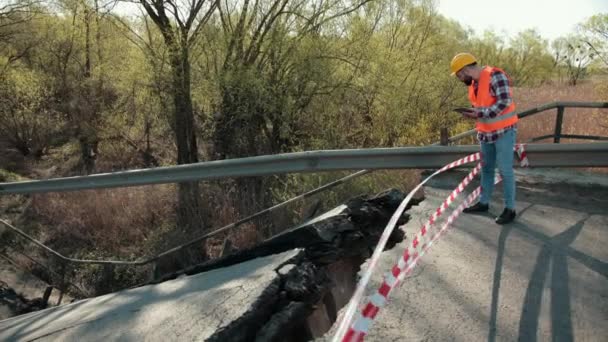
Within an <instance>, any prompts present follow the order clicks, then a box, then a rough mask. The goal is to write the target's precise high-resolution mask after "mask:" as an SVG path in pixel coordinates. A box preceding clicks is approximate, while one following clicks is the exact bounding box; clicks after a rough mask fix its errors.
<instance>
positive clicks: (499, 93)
mask: <svg viewBox="0 0 608 342" xmlns="http://www.w3.org/2000/svg"><path fill="white" fill-rule="evenodd" d="M491 76H492V79H491V81H490V95H492V96H493V97H496V103H495V104H493V105H491V106H490V107H478V108H476V110H477V117H478V118H495V117H496V116H497V115H500V113H501V112H502V111H503V110H505V108H507V107H509V106H510V105H511V103H512V102H513V99H511V93H510V92H509V79H508V78H507V75H505V73H503V72H501V71H498V70H495V71H494V72H492V75H491ZM477 84H478V83H477V82H475V92H477ZM510 129H515V130H516V129H517V125H513V126H509V127H505V128H502V129H499V130H496V131H493V132H489V133H485V132H478V133H477V139H478V140H479V141H480V142H483V143H488V144H491V143H494V142H495V141H496V140H498V139H499V138H500V137H501V136H502V135H503V134H504V133H505V132H507V131H508V130H510Z"/></svg>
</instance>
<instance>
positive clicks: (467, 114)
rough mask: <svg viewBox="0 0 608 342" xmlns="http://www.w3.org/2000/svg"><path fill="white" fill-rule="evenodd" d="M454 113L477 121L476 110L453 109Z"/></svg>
mask: <svg viewBox="0 0 608 342" xmlns="http://www.w3.org/2000/svg"><path fill="white" fill-rule="evenodd" d="M454 111H455V112H458V113H460V114H461V115H462V116H464V117H468V118H470V119H477V110H475V109H474V108H455V109H454Z"/></svg>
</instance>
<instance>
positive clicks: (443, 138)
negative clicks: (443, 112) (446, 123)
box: [439, 127, 450, 146]
mask: <svg viewBox="0 0 608 342" xmlns="http://www.w3.org/2000/svg"><path fill="white" fill-rule="evenodd" d="M439 133H440V139H439V141H440V142H439V144H440V145H442V146H447V145H448V144H449V143H450V133H449V132H448V128H447V127H443V128H442V129H441V131H440V132H439Z"/></svg>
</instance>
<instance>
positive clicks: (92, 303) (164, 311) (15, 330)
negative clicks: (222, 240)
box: [0, 250, 299, 341]
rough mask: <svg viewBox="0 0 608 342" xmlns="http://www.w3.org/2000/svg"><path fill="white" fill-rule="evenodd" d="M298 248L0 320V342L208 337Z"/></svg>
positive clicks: (237, 314)
mask: <svg viewBox="0 0 608 342" xmlns="http://www.w3.org/2000/svg"><path fill="white" fill-rule="evenodd" d="M298 253H299V250H292V251H288V252H284V253H281V254H276V255H271V256H267V257H263V258H257V259H253V260H250V261H247V262H244V263H241V264H237V265H233V266H230V267H226V268H220V269H217V270H212V271H209V272H204V273H200V274H197V275H193V276H187V277H186V276H184V277H181V278H178V279H175V280H172V281H168V282H164V283H161V284H157V285H149V286H144V287H140V288H136V289H132V290H127V291H121V292H117V293H113V294H108V295H105V296H101V297H97V298H93V299H89V300H83V301H80V302H76V303H72V304H69V305H65V306H61V307H57V308H52V309H47V310H43V311H38V312H35V313H31V314H27V315H23V316H19V317H15V318H12V319H7V320H4V321H0V340H1V341H31V340H36V341H136V340H137V341H140V340H145V341H171V340H179V341H186V340H188V341H191V340H197V341H200V340H205V339H206V338H208V337H209V336H211V335H212V334H213V333H215V332H216V331H218V330H219V329H221V328H223V327H225V326H227V325H228V324H230V323H231V322H233V321H234V320H236V319H237V318H239V317H241V316H242V315H243V314H244V313H245V312H246V311H247V310H248V309H249V308H250V306H251V304H252V303H253V302H254V301H255V300H256V299H257V298H258V297H259V296H260V294H261V293H262V291H263V290H264V289H266V288H267V287H268V286H269V285H270V284H271V283H272V282H273V281H275V280H276V279H277V277H278V275H277V273H276V272H275V268H277V267H278V266H279V265H280V264H282V263H284V262H285V261H287V260H289V259H290V258H292V257H294V256H295V255H296V254H298Z"/></svg>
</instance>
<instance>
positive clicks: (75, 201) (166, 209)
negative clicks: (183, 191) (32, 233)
mask: <svg viewBox="0 0 608 342" xmlns="http://www.w3.org/2000/svg"><path fill="white" fill-rule="evenodd" d="M174 203H175V192H174V187H173V186H148V187H134V188H121V189H113V190H90V191H79V192H69V193H49V194H42V195H35V196H34V197H33V199H32V203H31V207H30V209H31V210H32V212H33V213H34V214H35V215H37V216H38V217H39V218H40V219H41V220H42V221H43V222H45V223H46V224H47V226H51V227H53V229H52V231H51V232H48V233H46V234H48V236H47V237H46V240H47V242H48V243H49V244H50V245H51V246H53V247H55V248H58V249H60V250H61V249H63V250H66V251H75V250H81V249H83V247H90V248H93V249H95V250H101V251H104V252H107V253H111V254H113V255H116V254H120V255H125V254H126V253H131V252H135V251H140V249H141V248H142V245H144V244H145V241H146V240H148V239H150V238H151V234H157V233H158V226H159V225H162V224H163V223H165V222H167V220H168V218H169V219H171V218H172V215H173V212H174V210H173V208H174Z"/></svg>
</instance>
